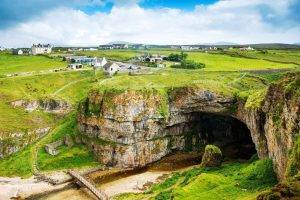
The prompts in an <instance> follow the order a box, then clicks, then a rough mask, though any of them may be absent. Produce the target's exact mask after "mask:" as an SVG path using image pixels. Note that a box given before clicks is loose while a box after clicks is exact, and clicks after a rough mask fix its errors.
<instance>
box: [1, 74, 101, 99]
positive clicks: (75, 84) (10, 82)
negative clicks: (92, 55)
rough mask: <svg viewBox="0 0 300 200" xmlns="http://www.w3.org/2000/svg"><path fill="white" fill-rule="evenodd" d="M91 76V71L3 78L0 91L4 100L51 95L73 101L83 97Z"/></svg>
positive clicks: (38, 97)
mask: <svg viewBox="0 0 300 200" xmlns="http://www.w3.org/2000/svg"><path fill="white" fill-rule="evenodd" d="M99 76H101V75H100V74H99ZM92 78H93V72H92V71H71V72H59V73H50V74H43V75H34V76H23V77H11V78H3V79H0V93H1V95H2V98H4V100H6V101H13V100H18V99H28V100H37V99H40V98H41V99H42V98H44V97H53V98H61V99H65V100H66V101H68V102H70V103H74V102H76V100H77V101H78V100H79V99H81V98H83V97H84V95H85V93H84V92H86V91H87V90H88V89H89V88H88V86H87V84H89V83H90V82H91V79H92Z"/></svg>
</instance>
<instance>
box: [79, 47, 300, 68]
mask: <svg viewBox="0 0 300 200" xmlns="http://www.w3.org/2000/svg"><path fill="white" fill-rule="evenodd" d="M144 53H150V54H161V55H166V56H167V55H169V54H170V53H180V51H172V50H161V49H159V50H153V49H151V50H143V51H138V50H101V51H93V52H80V53H78V54H79V55H87V56H92V57H95V56H98V57H106V58H108V59H112V60H117V61H126V60H129V59H130V58H133V57H135V56H138V55H142V54H144ZM187 54H188V60H193V61H196V62H201V63H204V64H205V65H206V68H205V69H204V70H205V71H243V70H266V69H286V68H295V67H296V66H297V63H292V61H290V62H289V63H282V59H281V58H278V59H273V60H272V59H270V61H269V60H267V55H264V56H266V58H265V59H266V60H263V59H262V58H261V57H258V56H257V59H253V58H255V57H253V58H252V57H251V56H249V58H245V57H239V56H231V55H226V54H216V53H205V52H187ZM277 54H279V53H277ZM277 54H276V55H275V56H273V57H278V55H277ZM281 54H283V53H282V52H281ZM285 55H289V53H286V54H285ZM291 57H296V58H297V59H299V58H298V57H297V55H294V54H293V55H289V56H288V57H286V60H287V59H291ZM299 62H300V61H299Z"/></svg>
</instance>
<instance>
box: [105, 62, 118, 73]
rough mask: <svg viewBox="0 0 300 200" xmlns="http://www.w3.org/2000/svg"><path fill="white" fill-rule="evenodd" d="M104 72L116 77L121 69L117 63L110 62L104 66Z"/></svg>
mask: <svg viewBox="0 0 300 200" xmlns="http://www.w3.org/2000/svg"><path fill="white" fill-rule="evenodd" d="M103 69H104V72H105V73H106V74H108V75H111V76H112V75H114V74H115V73H117V72H118V71H119V70H120V67H119V65H118V64H117V63H114V62H108V63H106V64H105V65H104V66H103Z"/></svg>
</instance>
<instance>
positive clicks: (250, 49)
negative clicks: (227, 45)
mask: <svg viewBox="0 0 300 200" xmlns="http://www.w3.org/2000/svg"><path fill="white" fill-rule="evenodd" d="M240 50H241V51H253V50H254V49H253V48H252V47H250V46H248V47H242V48H240Z"/></svg>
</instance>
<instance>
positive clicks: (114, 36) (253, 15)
mask: <svg viewBox="0 0 300 200" xmlns="http://www.w3.org/2000/svg"><path fill="white" fill-rule="evenodd" d="M72 29H77V30H76V31H75V32H74V30H72ZM158 30H159V31H158ZM183 35H184V37H183ZM299 35H300V0H276V1H275V0H251V1H248V0H226V1H224V0H223V1H218V0H176V1H175V0H0V46H3V45H7V46H18V45H29V44H30V43H33V42H50V43H54V44H62V45H64V44H65V45H72V44H78V45H90V44H94V43H97V44H99V43H100V44H102V43H106V42H109V41H112V40H126V41H129V42H142V43H160V44H167V43H174V44H175V43H182V44H191V43H193V44H194V43H202V42H203V43H207V42H218V41H229V42H238V43H257V42H260V43H261V42H286V43H294V42H300V36H299Z"/></svg>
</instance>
